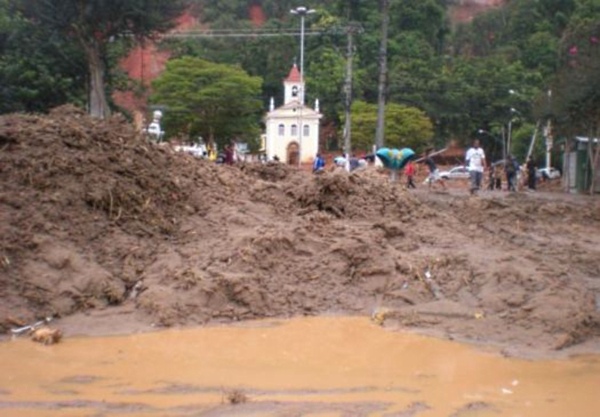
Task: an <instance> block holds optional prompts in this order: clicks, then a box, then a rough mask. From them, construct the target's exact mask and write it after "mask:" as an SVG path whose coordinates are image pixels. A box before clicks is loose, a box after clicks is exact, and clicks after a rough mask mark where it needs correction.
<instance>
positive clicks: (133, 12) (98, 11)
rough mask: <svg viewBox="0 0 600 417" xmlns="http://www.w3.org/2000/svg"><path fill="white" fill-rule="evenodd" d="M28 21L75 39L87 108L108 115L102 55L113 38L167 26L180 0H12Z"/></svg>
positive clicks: (139, 36) (150, 33)
mask: <svg viewBox="0 0 600 417" xmlns="http://www.w3.org/2000/svg"><path fill="white" fill-rule="evenodd" d="M12 1H13V2H14V3H15V4H16V5H17V6H19V8H20V9H21V10H22V12H23V13H24V14H25V15H26V16H27V17H29V18H31V19H32V21H34V22H36V23H37V24H40V25H42V26H44V27H46V28H48V30H49V31H54V32H56V33H59V34H61V35H62V36H64V37H66V38H69V39H72V40H74V41H76V42H77V43H78V44H79V45H80V46H81V48H82V49H83V51H84V54H85V57H86V61H87V67H88V75H89V103H88V104H89V109H90V114H91V115H92V116H95V117H99V118H105V117H107V116H108V115H110V109H109V106H108V100H107V94H106V83H105V80H106V71H107V68H106V62H107V60H106V58H107V50H108V46H109V44H110V43H111V42H113V41H114V40H115V39H117V38H120V37H123V36H128V37H131V36H132V37H134V38H136V39H138V40H143V39H147V38H151V37H152V36H154V35H155V34H157V33H160V32H164V31H166V30H168V29H169V28H171V27H172V26H173V23H174V19H175V18H176V17H177V16H179V15H180V14H181V13H182V12H183V10H184V6H185V3H184V1H183V0H169V1H163V0H112V1H110V2H106V1H105V0H12Z"/></svg>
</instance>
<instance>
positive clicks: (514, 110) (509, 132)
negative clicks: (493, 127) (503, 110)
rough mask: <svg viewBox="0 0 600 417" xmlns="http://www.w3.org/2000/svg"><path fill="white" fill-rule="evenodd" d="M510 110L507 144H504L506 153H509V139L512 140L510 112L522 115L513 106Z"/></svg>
mask: <svg viewBox="0 0 600 417" xmlns="http://www.w3.org/2000/svg"><path fill="white" fill-rule="evenodd" d="M509 91H514V90H509ZM511 94H514V93H511ZM510 112H511V116H510V120H509V121H508V139H507V144H506V152H507V153H510V145H511V141H512V121H513V119H512V113H516V114H518V115H520V116H523V114H522V113H521V112H520V111H519V110H517V109H515V108H514V107H511V108H510ZM505 156H506V155H505Z"/></svg>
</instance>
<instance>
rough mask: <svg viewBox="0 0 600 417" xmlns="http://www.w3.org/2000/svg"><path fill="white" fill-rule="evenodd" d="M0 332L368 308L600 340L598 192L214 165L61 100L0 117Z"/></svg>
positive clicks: (394, 320)
mask: <svg viewBox="0 0 600 417" xmlns="http://www.w3.org/2000/svg"><path fill="white" fill-rule="evenodd" d="M0 184H1V185H2V187H1V189H0V299H1V300H2V303H0V331H1V332H8V331H9V329H10V328H11V327H14V326H16V325H19V324H22V323H29V322H31V321H34V320H36V319H38V318H40V317H45V316H49V315H53V316H56V317H58V318H60V321H57V324H58V325H60V326H61V327H62V328H63V330H64V333H65V336H66V337H68V335H69V334H74V333H87V334H108V333H127V332H132V331H136V330H140V329H142V330H143V329H149V328H156V327H161V326H167V327H168V326H190V325H203V324H207V323H214V322H231V321H238V320H246V319H256V318H268V317H291V316H302V315H311V316H312V315H325V314H327V315H331V314H340V315H372V316H373V319H374V320H375V321H377V322H380V323H381V324H382V325H384V326H387V327H389V328H392V329H393V328H397V327H402V328H411V329H414V330H415V331H419V332H425V333H429V334H435V335H438V336H442V337H446V338H452V339H460V340H467V341H470V342H473V343H480V344H486V345H492V346H497V347H498V348H499V349H503V351H504V352H505V353H506V354H507V355H528V356H545V355H553V354H556V353H557V352H558V353H564V352H566V353H573V352H579V351H591V352H599V351H600V343H599V341H600V337H599V336H600V261H599V259H600V233H599V232H600V203H599V201H600V200H598V198H597V197H589V196H577V195H566V194H563V193H560V192H555V191H552V190H550V189H541V190H539V191H538V192H537V193H525V192H522V193H517V194H507V193H504V192H486V193H482V194H481V195H480V196H478V197H469V196H468V194H467V192H466V191H465V190H464V188H463V187H461V186H460V185H459V186H454V187H451V188H450V189H449V191H447V192H438V191H432V192H429V191H428V190H427V189H424V188H419V189H417V190H415V191H410V192H409V191H407V190H405V189H404V187H403V186H402V185H401V184H390V183H389V181H388V177H387V176H386V174H385V173H381V172H378V171H377V170H376V169H375V168H372V169H367V170H364V171H362V172H357V173H353V174H350V175H349V174H346V173H344V172H327V173H324V174H323V175H319V176H314V175H311V174H309V173H305V172H301V171H298V170H296V169H294V168H290V167H287V166H284V165H281V164H267V165H249V164H248V165H239V166H233V167H221V166H216V165H214V164H211V163H208V162H204V161H200V160H197V159H194V158H193V157H191V156H187V155H183V154H178V153H175V152H173V151H171V150H170V149H169V148H168V147H161V146H157V145H153V144H150V143H148V142H146V141H145V140H144V139H143V138H141V137H138V135H137V134H136V132H135V131H134V130H133V129H132V128H131V126H130V125H129V124H128V123H127V122H126V121H125V120H122V119H120V118H113V119H111V120H110V121H108V122H101V121H97V120H93V119H90V118H88V117H87V116H86V115H85V114H83V113H81V112H80V111H78V110H76V109H74V108H62V109H60V110H59V111H56V112H54V113H52V114H50V115H48V116H34V115H8V116H3V117H1V118H0Z"/></svg>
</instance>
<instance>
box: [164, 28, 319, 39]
mask: <svg viewBox="0 0 600 417" xmlns="http://www.w3.org/2000/svg"><path fill="white" fill-rule="evenodd" d="M325 33H327V32H324V31H319V30H307V31H305V32H304V36H316V35H322V34H325ZM300 35H301V34H300V32H299V31H297V30H281V29H261V30H251V29H248V30H244V29H218V30H202V31H190V32H172V33H167V34H165V35H164V37H165V38H263V37H275V36H300Z"/></svg>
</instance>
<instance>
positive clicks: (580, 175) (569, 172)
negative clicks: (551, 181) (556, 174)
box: [563, 136, 600, 193]
mask: <svg viewBox="0 0 600 417" xmlns="http://www.w3.org/2000/svg"><path fill="white" fill-rule="evenodd" d="M599 142H600V141H599V140H598V139H597V138H596V139H592V150H593V152H596V149H597V147H598V146H600V143H599ZM589 144H590V139H589V138H586V137H582V136H576V137H575V138H574V140H573V144H572V146H571V149H570V150H567V151H566V154H565V158H564V162H563V164H564V166H563V173H564V175H563V180H564V181H566V184H565V186H567V185H568V189H569V191H570V192H575V193H576V192H589V189H590V185H591V181H592V169H591V164H590V158H589V156H588V146H589ZM594 171H595V179H594V192H595V193H600V161H597V163H596V168H595V170H594Z"/></svg>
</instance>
